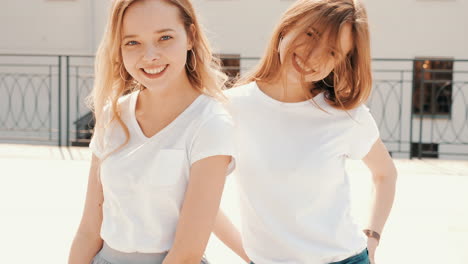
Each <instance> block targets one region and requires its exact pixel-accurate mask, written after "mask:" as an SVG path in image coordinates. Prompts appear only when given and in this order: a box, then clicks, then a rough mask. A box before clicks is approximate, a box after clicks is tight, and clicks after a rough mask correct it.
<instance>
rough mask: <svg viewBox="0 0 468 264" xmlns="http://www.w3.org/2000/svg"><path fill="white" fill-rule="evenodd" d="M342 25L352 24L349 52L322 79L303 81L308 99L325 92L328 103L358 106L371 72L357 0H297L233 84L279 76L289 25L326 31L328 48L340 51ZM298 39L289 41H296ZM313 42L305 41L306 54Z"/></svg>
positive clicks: (361, 10)
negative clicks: (253, 63)
mask: <svg viewBox="0 0 468 264" xmlns="http://www.w3.org/2000/svg"><path fill="white" fill-rule="evenodd" d="M345 24H350V25H351V27H352V40H353V47H352V49H351V51H350V52H349V53H348V54H346V55H344V56H342V57H341V58H339V59H338V63H337V64H336V65H335V68H334V70H333V71H332V72H331V73H330V75H328V76H327V77H325V79H324V81H325V82H323V81H318V82H316V83H314V85H313V86H312V87H313V88H311V85H310V83H309V84H306V83H305V81H304V76H303V78H302V83H303V87H304V90H305V92H306V95H307V96H308V97H310V98H311V97H312V96H313V95H314V94H316V93H318V92H321V91H324V92H325V97H326V98H327V101H328V103H329V104H330V105H331V106H333V107H335V108H338V109H343V110H349V109H352V108H355V107H357V106H359V105H361V104H362V103H364V102H365V101H366V100H367V99H368V97H369V95H370V92H371V88H372V74H371V55H370V37H369V28H368V19H367V13H366V10H365V8H364V6H363V4H362V2H361V1H360V0H298V1H296V2H295V3H294V4H293V5H292V6H291V7H290V8H289V9H288V10H287V11H286V12H285V13H284V15H283V17H282V18H281V20H280V22H279V24H278V26H277V27H276V28H275V30H274V32H273V36H272V38H271V41H270V43H269V45H268V48H267V49H266V52H265V55H264V56H263V58H262V59H261V60H260V62H259V64H258V65H257V67H256V68H255V69H254V70H253V71H252V72H250V73H248V74H247V75H245V76H244V77H243V78H241V79H240V80H239V81H238V82H237V83H236V86H238V85H242V84H246V83H249V82H252V81H263V82H267V83H270V82H274V81H278V79H279V78H281V76H282V73H284V69H283V67H282V65H281V62H280V58H279V54H278V47H279V45H280V42H281V39H282V37H283V36H284V35H285V34H286V33H287V32H288V30H290V29H291V28H294V29H295V30H296V29H297V30H299V32H307V31H309V30H310V29H311V28H313V29H314V30H317V31H319V32H327V34H326V35H325V34H323V35H324V36H326V38H327V39H326V43H327V45H328V47H329V49H330V50H335V51H339V50H340V45H339V36H340V33H341V30H342V28H343V25H345ZM297 38H299V36H298V37H297ZM297 38H296V39H295V40H293V42H292V43H294V42H296V40H297ZM316 43H317V42H316V41H310V43H307V50H308V52H309V55H310V54H311V53H312V50H313V48H314V44H316ZM292 48H294V47H292ZM292 48H288V51H287V52H286V53H287V55H286V56H291V55H292V53H293V50H291V49H292ZM337 54H339V53H337ZM278 73H279V74H278ZM325 83H326V84H328V85H326V84H325Z"/></svg>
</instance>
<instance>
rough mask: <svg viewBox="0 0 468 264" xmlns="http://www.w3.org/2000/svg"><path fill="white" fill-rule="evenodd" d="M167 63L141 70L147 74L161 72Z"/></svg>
mask: <svg viewBox="0 0 468 264" xmlns="http://www.w3.org/2000/svg"><path fill="white" fill-rule="evenodd" d="M166 67H167V65H163V66H159V67H156V68H151V69H149V68H143V71H144V72H146V73H147V74H158V73H161V72H162V71H164V70H165V69H166Z"/></svg>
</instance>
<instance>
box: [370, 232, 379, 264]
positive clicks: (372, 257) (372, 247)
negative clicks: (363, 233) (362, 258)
mask: <svg viewBox="0 0 468 264" xmlns="http://www.w3.org/2000/svg"><path fill="white" fill-rule="evenodd" d="M378 245H379V241H377V239H375V238H373V237H369V238H367V250H368V251H369V260H370V263H371V264H375V250H376V249H377V246H378Z"/></svg>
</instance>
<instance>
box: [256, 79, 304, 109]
mask: <svg viewBox="0 0 468 264" xmlns="http://www.w3.org/2000/svg"><path fill="white" fill-rule="evenodd" d="M258 86H259V88H260V90H262V92H264V93H265V94H267V95H268V96H270V97H271V98H273V99H275V100H277V101H281V102H285V103H297V102H303V101H306V100H308V99H310V94H309V93H307V91H306V90H304V88H303V87H302V85H301V83H300V82H291V81H287V80H284V79H282V78H280V79H278V80H274V81H271V82H270V81H269V82H264V81H259V82H258ZM312 87H313V84H311V85H310V88H312Z"/></svg>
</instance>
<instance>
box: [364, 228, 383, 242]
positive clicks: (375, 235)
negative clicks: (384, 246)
mask: <svg viewBox="0 0 468 264" xmlns="http://www.w3.org/2000/svg"><path fill="white" fill-rule="evenodd" d="M362 231H363V232H364V234H366V236H367V237H372V238H375V239H376V240H377V242H380V234H379V233H377V232H375V231H373V230H370V229H364V230H362Z"/></svg>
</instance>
